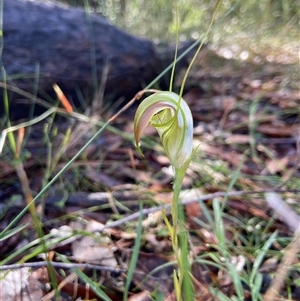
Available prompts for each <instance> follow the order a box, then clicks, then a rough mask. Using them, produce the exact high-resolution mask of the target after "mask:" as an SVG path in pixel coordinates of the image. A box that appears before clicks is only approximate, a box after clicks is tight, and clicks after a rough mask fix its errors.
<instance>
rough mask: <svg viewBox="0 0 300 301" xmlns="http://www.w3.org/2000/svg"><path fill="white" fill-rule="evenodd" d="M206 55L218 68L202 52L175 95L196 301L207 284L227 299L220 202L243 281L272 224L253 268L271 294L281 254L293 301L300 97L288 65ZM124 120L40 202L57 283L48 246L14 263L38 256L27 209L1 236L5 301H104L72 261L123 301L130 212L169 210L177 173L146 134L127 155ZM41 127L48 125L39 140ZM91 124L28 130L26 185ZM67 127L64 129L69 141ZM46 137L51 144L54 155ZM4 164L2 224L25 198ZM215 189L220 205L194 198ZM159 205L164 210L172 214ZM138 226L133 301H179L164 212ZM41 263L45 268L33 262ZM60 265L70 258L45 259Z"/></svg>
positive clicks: (299, 271)
mask: <svg viewBox="0 0 300 301" xmlns="http://www.w3.org/2000/svg"><path fill="white" fill-rule="evenodd" d="M206 55H207V53H206ZM210 55H211V54H210ZM213 56H214V57H215V58H217V59H218V62H219V65H221V66H222V65H223V66H224V68H220V69H216V68H215V63H216V62H213V63H211V61H210V60H205V53H204V57H203V55H202V56H201V57H200V58H199V62H198V64H195V65H194V67H193V71H192V73H191V76H190V81H189V83H188V85H187V88H188V89H187V92H186V94H185V95H184V98H185V99H186V101H187V102H188V104H189V106H190V107H191V111H192V113H193V118H194V143H195V146H198V151H197V153H196V154H195V157H194V159H193V161H192V163H191V165H190V167H189V170H188V172H187V176H186V179H185V181H184V184H183V188H184V191H183V192H182V200H184V201H188V203H187V204H186V205H185V213H186V228H187V231H189V235H190V236H189V237H190V239H189V240H190V241H189V244H190V252H191V258H192V259H194V263H193V268H192V271H193V281H194V290H195V300H199V301H204V300H207V301H208V300H220V299H219V297H218V296H217V294H215V293H214V292H215V290H213V289H218V290H220V291H221V292H222V294H223V295H226V296H227V297H229V298H231V297H232V296H234V295H235V294H236V287H235V285H234V282H233V280H232V277H231V276H230V273H229V270H228V269H227V268H226V265H225V262H224V260H225V259H224V257H223V255H224V254H222V252H221V251H220V249H219V244H220V241H219V238H218V235H217V233H216V215H215V214H214V211H213V202H215V201H217V202H218V203H219V204H220V206H223V215H222V224H223V227H224V231H225V232H224V235H225V238H226V244H227V247H228V254H229V255H228V256H229V257H228V259H229V261H230V263H231V264H232V265H233V266H234V268H235V269H236V271H237V273H238V274H239V275H240V276H241V277H245V275H247V273H248V274H249V273H251V267H253V265H255V262H256V258H257V256H258V252H260V251H259V250H260V248H261V247H262V245H263V244H264V243H265V241H266V240H268V239H269V238H270V237H271V234H272V233H274V231H277V233H278V234H277V239H276V240H274V241H272V243H271V247H270V248H269V250H267V251H266V254H265V256H264V257H263V259H262V262H261V265H260V267H259V269H258V274H259V275H260V277H261V279H262V280H261V281H262V282H261V286H260V293H261V294H262V295H263V294H266V295H265V296H266V298H270V292H269V291H268V289H270V287H272V280H273V279H275V278H276V271H277V269H278V267H280V262H282V261H283V260H286V262H289V265H290V269H286V270H285V275H284V276H285V278H284V279H283V280H282V279H281V280H280V281H279V282H278V283H279V285H278V284H277V287H276V288H277V290H278V295H277V296H275V298H276V297H279V296H281V297H282V298H286V299H287V298H291V299H289V300H299V298H300V285H299V283H300V268H299V253H298V256H297V253H295V251H294V253H291V252H288V250H289V249H288V246H289V243H290V242H292V239H293V237H294V233H295V235H296V234H297V231H298V232H299V223H300V222H299V215H300V209H299V190H300V185H299V183H300V181H299V178H300V159H299V158H300V111H299V108H300V95H299V91H297V90H296V89H295V86H296V85H295V84H294V83H293V82H289V79H288V77H287V75H286V70H288V69H287V66H286V65H280V64H277V65H276V66H274V64H270V63H269V64H267V63H266V64H265V65H261V66H259V65H255V64H253V63H245V62H243V63H242V64H240V65H239V66H236V64H232V66H230V60H225V59H223V58H220V57H216V56H215V54H213ZM210 63H211V64H210ZM106 115H107V113H106ZM133 115H134V110H133V109H129V111H127V112H126V113H124V114H123V115H121V116H120V118H119V119H118V120H117V123H116V124H114V126H115V129H117V130H118V131H119V134H116V133H113V132H111V131H106V132H105V133H103V134H102V135H101V136H100V137H99V138H97V139H96V140H95V141H94V142H93V143H92V144H91V145H90V146H89V147H88V148H87V150H86V151H85V152H84V154H83V155H82V156H80V158H78V159H77V160H76V161H75V162H74V164H73V165H72V167H71V168H70V169H69V170H67V171H66V172H65V173H64V174H63V176H62V177H61V178H60V179H59V180H58V181H57V182H56V183H55V184H54V185H52V186H51V188H50V190H49V191H48V192H47V193H46V194H45V195H44V196H43V198H42V199H40V200H39V203H40V204H41V206H42V207H43V213H42V216H41V219H42V222H43V228H44V231H45V233H46V235H47V240H49V244H48V250H49V252H50V253H51V261H52V262H53V268H54V275H55V279H56V282H57V289H56V290H55V289H54V288H55V286H51V285H50V283H51V278H50V276H51V274H50V273H48V272H49V268H47V266H46V265H45V264H44V265H43V262H44V261H43V256H45V254H44V255H43V256H42V254H40V255H33V256H32V257H30V260H28V261H26V263H25V262H24V261H23V259H24V258H26V256H27V255H28V254H35V252H37V254H38V253H39V251H36V250H37V249H38V243H34V241H35V240H36V239H37V236H36V234H35V232H34V230H33V225H32V223H31V220H30V217H29V215H28V214H25V215H24V217H23V218H22V219H21V220H20V222H19V224H18V225H24V227H21V228H20V230H18V228H16V231H15V233H12V235H11V236H10V237H7V238H5V239H2V240H1V241H0V248H1V262H2V264H1V265H2V266H3V267H4V268H5V267H6V268H5V269H3V270H2V271H1V280H0V287H1V294H0V300H1V301H2V300H17V299H21V298H23V299H22V300H96V299H98V300H104V299H101V297H99V295H98V294H97V293H95V290H94V289H93V288H92V287H91V286H90V285H88V284H87V283H84V281H83V280H82V279H81V278H80V277H79V276H78V275H79V274H78V273H74V267H75V268H76V265H80V264H86V266H85V267H80V268H79V269H80V270H81V271H83V272H84V273H85V274H86V275H87V276H88V277H89V278H90V279H91V280H92V281H93V282H94V283H97V285H98V286H100V287H101V288H102V289H103V290H104V291H105V292H106V294H107V295H108V296H109V297H110V298H111V300H123V297H122V296H123V293H122V292H123V289H124V285H125V282H126V271H127V269H128V267H129V262H130V259H131V254H132V247H133V244H134V240H135V238H136V237H137V235H136V233H137V230H136V227H137V220H136V219H137V215H136V216H135V217H134V218H132V219H131V218H130V217H131V216H132V217H133V215H134V214H135V213H137V212H138V211H139V202H140V201H142V202H143V203H144V208H145V210H148V209H151V208H156V207H158V208H159V206H161V205H163V206H168V205H169V204H170V203H171V194H170V192H171V188H172V171H170V170H169V162H168V160H167V158H166V156H165V155H164V154H163V152H162V149H161V148H160V147H159V146H157V144H156V141H157V136H156V135H155V133H154V132H153V131H151V130H150V131H147V135H148V137H149V138H148V139H146V140H145V144H144V146H143V147H144V151H143V152H144V154H145V158H143V157H141V156H140V155H139V154H138V153H137V152H136V151H135V149H134V147H133V143H132V139H133V130H132V129H133V124H132V123H133V122H132V120H133ZM45 126H47V127H48V129H49V130H48V132H47V135H48V137H45V132H44V129H45ZM95 127H96V126H95V125H93V126H91V125H88V124H86V123H84V122H80V123H79V124H77V125H75V124H74V123H73V124H72V122H69V121H65V122H62V121H60V122H58V123H57V122H53V121H46V122H45V123H44V124H43V125H41V124H36V125H34V126H32V129H31V135H30V136H28V137H27V141H26V144H25V146H24V149H23V150H22V151H23V153H24V156H25V158H24V159H23V161H24V168H25V171H26V173H27V175H28V178H29V180H30V185H31V189H32V191H33V192H38V191H40V190H41V187H42V186H43V185H45V180H44V179H45V178H47V179H48V180H49V179H51V177H53V175H54V174H56V173H57V172H58V171H59V170H60V169H61V167H62V166H64V164H65V162H67V161H68V160H69V159H71V158H72V156H73V155H74V154H75V153H76V152H77V150H78V149H79V148H80V147H81V146H83V145H84V144H85V143H86V142H87V140H88V139H89V138H90V137H91V134H92V132H93V131H94V130H95ZM68 129H71V135H70V138H69V140H67V142H64V139H65V138H66V132H67V130H68ZM120 133H122V134H120ZM124 133H125V134H127V136H124V135H123V134H124ZM128 137H129V138H128ZM45 138H47V139H48V140H49V141H51V152H52V157H51V158H50V163H49V160H48V161H47V156H48V154H49V143H48V144H47V143H46V142H45V141H47V139H45ZM62 150H63V151H62ZM2 158H3V159H2V160H1V161H0V167H1V174H0V181H1V184H0V197H1V223H0V227H1V229H0V230H1V231H3V230H4V229H5V227H7V225H8V224H9V223H10V222H11V221H12V220H13V219H14V218H15V217H16V216H17V214H18V213H19V212H21V210H22V209H23V208H24V205H25V201H24V200H23V198H22V189H21V185H20V184H19V181H18V178H17V175H16V173H15V169H14V166H13V164H11V160H10V159H9V153H8V152H6V153H5V154H4V156H3V157H2ZM47 172H48V174H47ZM270 190H274V192H273V194H270V193H269V194H267V195H266V196H265V195H264V194H263V193H262V192H263V191H270ZM243 191H253V193H252V194H246V193H245V194H243V193H242V192H243ZM255 191H261V193H255ZM276 191H277V193H276ZM219 192H224V195H223V196H222V197H221V196H220V197H217V195H216V197H215V198H214V199H215V200H213V197H212V198H208V199H205V200H202V199H201V197H202V196H205V195H207V194H210V193H211V194H212V195H214V193H219ZM227 192H228V193H227ZM235 192H237V194H235ZM240 192H241V194H238V193H240ZM279 193H280V195H279ZM165 208H168V207H165ZM282 208H285V209H284V210H283V209H282ZM146 212H147V211H146ZM165 212H166V213H167V214H168V209H165ZM119 221H120V222H119ZM118 222H119V223H118ZM116 223H117V224H118V225H117V226H114V225H115V224H116ZM110 225H113V226H110ZM142 225H143V236H142V242H141V250H140V253H139V256H138V261H137V265H136V268H135V271H134V274H133V278H132V283H131V284H130V292H129V297H128V300H143V301H145V300H152V299H151V298H154V299H155V298H157V299H155V300H165V301H167V300H175V294H174V287H173V281H172V274H173V269H174V268H175V269H176V266H175V265H174V262H173V260H174V258H173V255H172V245H171V242H170V239H169V234H168V231H167V228H166V226H165V225H164V223H163V216H162V211H161V210H157V211H153V212H150V213H148V214H145V215H144V220H143V223H142ZM297 225H298V226H297ZM16 226H17V225H15V227H16ZM297 227H298V228H297ZM295 237H297V236H295ZM290 249H292V248H290ZM294 250H295V247H294ZM296 252H299V245H298V246H296ZM50 253H49V254H50ZM285 253H287V254H289V256H290V257H289V258H288V259H287V258H282V254H285ZM39 262H40V263H41V264H42V265H41V266H40V267H35V265H34V264H38V263H39ZM63 263H65V264H67V263H68V264H70V265H69V266H68V268H66V267H61V268H59V267H56V266H55V265H54V264H58V265H59V264H63ZM24 264H28V266H24ZM30 264H31V265H32V266H30ZM72 265H73V266H72ZM9 267H10V268H9ZM249 269H250V270H249ZM12 279H13V281H12ZM7 283H10V285H8V284H7ZM33 283H34V285H33ZM11 285H14V288H11ZM210 288H213V289H210ZM53 289H54V290H53ZM243 294H244V298H245V300H255V299H253V298H254V296H253V291H252V290H251V287H250V286H249V282H246V281H244V283H243ZM150 296H151V297H150ZM26 298H27V299H26ZM270 300H271V299H270ZM274 300H275V299H274Z"/></svg>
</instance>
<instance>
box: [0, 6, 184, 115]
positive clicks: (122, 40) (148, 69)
mask: <svg viewBox="0 0 300 301" xmlns="http://www.w3.org/2000/svg"><path fill="white" fill-rule="evenodd" d="M189 45H190V44H189ZM183 49H186V47H185V46H184V47H183ZM173 53H174V48H172V47H171V49H170V47H167V48H166V49H165V50H164V51H162V52H160V51H158V50H157V48H156V46H155V45H154V43H153V42H151V41H149V40H146V39H142V38H138V37H135V36H132V35H130V34H128V33H126V32H124V31H122V30H120V29H118V28H116V27H115V26H113V25H111V24H109V22H108V21H107V20H105V19H104V18H102V17H100V16H97V15H94V14H88V13H86V12H85V11H84V10H83V9H80V8H74V7H68V6H64V5H62V4H58V3H55V2H45V1H43V2H39V1H26V0H14V1H11V0H5V1H4V8H3V51H2V65H3V67H4V68H2V74H1V81H3V80H4V78H5V77H6V80H7V84H10V85H12V86H15V87H18V88H20V89H22V90H24V91H27V92H30V93H32V94H34V95H35V94H36V93H39V95H45V93H47V94H50V96H52V97H55V95H54V93H53V90H52V85H53V84H54V83H56V84H58V85H59V86H60V88H61V89H62V90H63V91H64V92H65V93H66V95H67V96H68V97H70V98H71V99H72V98H73V101H75V104H76V97H74V95H75V94H76V93H75V92H74V91H75V89H77V91H78V89H81V91H83V94H84V95H85V93H86V91H91V88H93V89H94V91H95V90H96V89H97V87H99V86H100V82H101V78H102V77H103V74H104V72H105V70H108V73H107V76H106V81H105V92H106V93H110V94H112V95H114V96H117V97H119V96H121V95H122V96H125V97H128V98H131V97H132V96H133V95H134V94H135V93H136V92H137V91H138V90H140V89H141V88H142V87H144V86H145V85H146V84H148V83H149V82H150V81H151V80H153V79H154V78H155V77H156V76H157V75H158V74H159V73H160V72H161V71H162V70H163V69H164V67H165V66H166V65H168V63H171V62H172V59H173ZM4 72H5V74H4ZM8 92H9V98H10V99H11V116H10V118H14V117H17V118H18V117H25V116H24V115H26V114H27V113H28V106H27V107H25V108H27V109H25V110H24V107H23V106H24V105H21V104H20V103H19V100H20V99H22V100H23V102H24V97H22V96H20V95H19V94H18V93H16V92H13V91H9V89H8ZM42 92H44V94H43V93H42ZM41 93H42V94H41ZM27 101H28V100H27ZM1 115H3V98H1V99H0V116H1Z"/></svg>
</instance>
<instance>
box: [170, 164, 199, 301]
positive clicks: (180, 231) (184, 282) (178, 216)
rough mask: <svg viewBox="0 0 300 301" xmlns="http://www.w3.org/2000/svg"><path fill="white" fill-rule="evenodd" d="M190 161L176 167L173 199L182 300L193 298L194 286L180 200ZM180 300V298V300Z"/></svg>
mask: <svg viewBox="0 0 300 301" xmlns="http://www.w3.org/2000/svg"><path fill="white" fill-rule="evenodd" d="M189 163H190V162H187V164H185V165H184V166H183V167H182V168H175V179H174V185H173V199H172V209H171V214H172V222H173V229H174V231H173V237H172V245H173V250H174V252H175V257H176V261H177V263H178V282H179V285H180V287H181V292H182V294H181V298H182V300H186V301H189V300H191V301H192V300H193V299H194V298H193V286H192V281H191V265H190V261H189V250H188V235H187V233H186V230H185V218H184V211H183V206H182V204H181V202H180V192H181V187H182V182H183V178H184V175H185V173H186V170H187V167H188V165H189ZM178 301H179V300H178Z"/></svg>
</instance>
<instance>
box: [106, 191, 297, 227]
mask: <svg viewBox="0 0 300 301" xmlns="http://www.w3.org/2000/svg"><path fill="white" fill-rule="evenodd" d="M268 192H277V193H285V192H297V193H299V192H300V191H299V190H294V191H292V190H279V189H278V190H276V189H266V190H254V191H234V192H223V191H222V192H215V193H210V194H206V195H204V196H199V197H196V198H190V199H187V200H183V201H182V204H183V205H187V204H190V203H193V202H199V201H207V200H209V199H213V198H218V197H225V196H227V197H236V196H242V195H247V194H258V193H268ZM170 207H171V204H166V205H161V206H158V207H152V208H147V209H143V210H141V211H139V212H136V213H133V214H131V215H128V216H126V217H124V218H122V219H120V220H117V221H115V222H111V223H109V224H108V225H105V226H103V228H102V229H101V230H102V231H103V230H105V229H109V228H113V227H118V226H121V225H122V224H125V223H127V222H129V221H132V220H135V219H137V218H138V217H139V216H140V215H141V214H142V215H147V214H150V213H154V212H158V211H160V210H168V209H170Z"/></svg>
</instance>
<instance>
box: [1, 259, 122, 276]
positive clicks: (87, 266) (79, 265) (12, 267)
mask: <svg viewBox="0 0 300 301" xmlns="http://www.w3.org/2000/svg"><path fill="white" fill-rule="evenodd" d="M47 264H49V262H48V261H38V262H26V263H15V264H7V265H2V266H0V271H3V270H15V269H20V268H25V267H29V268H40V267H44V266H47ZM50 264H51V265H52V266H53V267H56V268H62V269H71V268H79V269H92V270H97V271H108V272H115V273H121V272H126V270H125V269H118V268H113V267H109V266H101V265H94V264H89V263H63V262H54V261H51V262H50Z"/></svg>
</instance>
